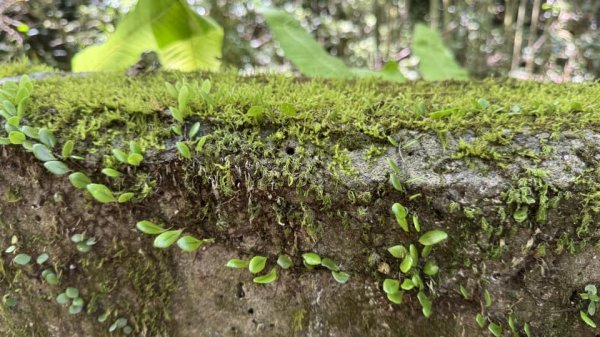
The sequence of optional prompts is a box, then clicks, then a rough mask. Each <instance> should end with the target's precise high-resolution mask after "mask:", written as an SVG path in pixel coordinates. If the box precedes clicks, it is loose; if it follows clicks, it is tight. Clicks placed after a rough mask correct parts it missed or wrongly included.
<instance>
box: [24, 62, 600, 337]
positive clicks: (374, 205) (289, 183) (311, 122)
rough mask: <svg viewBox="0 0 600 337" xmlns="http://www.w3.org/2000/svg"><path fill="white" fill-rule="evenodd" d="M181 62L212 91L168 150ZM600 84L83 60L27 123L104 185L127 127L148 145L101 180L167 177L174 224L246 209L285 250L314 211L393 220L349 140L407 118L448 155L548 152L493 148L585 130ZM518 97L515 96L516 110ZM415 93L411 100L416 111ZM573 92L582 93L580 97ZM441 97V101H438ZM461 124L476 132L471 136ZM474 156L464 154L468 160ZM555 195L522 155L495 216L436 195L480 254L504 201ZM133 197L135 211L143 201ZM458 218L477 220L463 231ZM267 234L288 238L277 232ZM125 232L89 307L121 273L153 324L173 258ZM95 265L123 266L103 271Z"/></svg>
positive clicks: (207, 222)
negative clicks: (141, 72)
mask: <svg viewBox="0 0 600 337" xmlns="http://www.w3.org/2000/svg"><path fill="white" fill-rule="evenodd" d="M183 77H185V78H187V79H188V80H193V79H198V80H200V79H204V78H210V79H211V81H212V83H213V90H212V92H211V102H212V103H211V104H209V103H207V102H206V101H204V100H195V101H193V102H191V106H192V111H193V114H192V116H190V117H189V119H188V123H186V124H185V125H183V129H184V131H185V130H186V129H187V128H188V127H189V126H191V124H192V123H193V122H196V121H200V122H201V125H202V127H201V130H200V133H199V134H200V136H203V135H210V138H209V139H208V141H207V142H206V144H205V145H204V148H203V149H202V151H201V152H200V153H198V156H197V157H196V158H194V160H192V161H180V160H178V159H177V158H178V157H177V152H176V151H175V150H174V142H175V140H185V137H180V138H178V137H176V136H174V135H173V133H172V132H171V131H170V126H171V125H172V124H173V120H172V118H171V117H170V116H169V113H168V107H169V106H174V105H175V104H176V102H175V101H174V100H173V99H172V98H170V97H169V96H168V95H167V93H166V90H165V89H164V82H165V81H170V82H174V81H175V80H176V79H177V78H183ZM57 88H60V90H57ZM599 95H600V85H585V86H584V85H554V84H538V83H533V82H513V81H500V82H498V81H492V80H485V81H478V82H447V83H422V82H417V83H410V84H402V85H397V84H390V83H383V82H377V81H373V80H356V81H350V82H349V81H325V80H298V79H294V78H289V77H285V76H279V75H268V76H255V77H237V76H235V75H234V74H230V73H229V74H226V73H222V74H207V73H196V74H185V75H184V74H177V73H167V72H164V73H159V74H157V75H156V76H141V77H133V78H128V77H124V76H123V75H122V74H94V75H90V76H86V77H76V78H66V79H64V78H60V79H59V78H49V79H46V80H43V81H39V82H36V83H35V90H34V96H33V100H32V104H31V106H30V111H29V113H28V115H27V116H26V120H25V122H26V123H28V124H30V125H32V126H48V127H50V128H51V129H52V130H54V131H55V133H56V135H57V136H58V137H59V140H60V143H64V142H65V141H66V140H75V141H76V143H77V145H76V148H75V153H76V154H78V155H82V156H84V157H86V162H85V163H84V164H83V165H81V169H82V170H86V173H87V172H88V171H89V173H90V176H92V177H93V178H94V179H99V180H101V182H104V183H106V184H109V183H110V182H109V180H107V179H106V178H105V177H102V176H101V175H100V174H99V170H100V169H101V167H100V166H101V165H105V166H111V167H113V166H114V167H115V168H119V167H118V166H119V165H118V163H117V162H116V161H115V160H114V159H113V158H112V156H111V155H110V153H111V150H112V149H114V148H119V149H123V150H126V149H127V144H128V142H129V141H131V140H135V141H137V142H138V143H139V144H140V145H141V146H142V148H144V150H145V156H146V158H147V161H146V162H144V164H143V165H141V166H140V167H137V168H133V167H124V166H123V167H121V169H123V171H124V173H126V177H124V179H123V181H122V183H119V184H112V186H111V187H115V188H118V189H120V190H123V191H125V190H127V191H135V192H136V194H137V196H138V198H137V200H136V201H143V200H142V199H146V198H154V197H156V198H158V196H157V195H154V194H153V192H154V191H155V190H156V189H157V188H158V189H160V188H164V186H169V187H172V188H173V191H171V192H172V193H173V195H171V196H170V197H171V198H173V199H177V201H176V202H174V203H175V204H177V207H173V208H176V209H177V212H178V213H174V214H172V217H173V220H174V221H173V222H174V223H177V225H178V226H181V227H182V228H185V229H186V231H188V230H191V231H198V232H200V233H203V234H206V233H208V234H210V235H211V236H215V237H219V235H221V238H227V239H228V240H229V239H230V237H229V235H230V233H231V232H235V230H233V229H232V228H231V227H234V226H236V223H235V221H240V220H241V222H246V220H248V223H250V226H248V227H249V229H248V231H255V230H257V228H256V227H252V226H253V223H254V222H261V226H263V228H259V229H258V234H257V235H258V236H261V237H263V238H264V239H267V238H268V239H267V240H270V239H273V241H269V247H266V248H265V249H271V250H275V251H276V252H280V251H282V250H286V249H289V250H290V251H297V250H299V249H304V248H305V247H304V246H300V247H298V245H313V244H315V243H317V242H318V241H319V237H320V235H321V234H322V233H323V232H324V231H325V230H326V229H324V228H323V227H324V224H335V225H336V226H339V228H341V229H344V230H346V231H348V232H350V231H351V229H353V228H357V227H356V225H357V224H359V225H360V227H359V228H363V230H364V234H363V235H362V237H363V238H364V241H365V242H369V241H372V242H374V243H376V246H377V247H382V246H383V245H384V244H387V242H385V241H386V239H387V238H388V237H387V236H386V235H385V234H381V233H376V232H375V233H373V232H372V231H373V229H374V228H375V229H377V230H380V229H382V228H384V229H385V230H386V233H388V232H387V230H389V229H390V228H396V226H395V225H394V226H393V227H392V226H391V225H390V215H389V205H388V204H386V203H384V202H383V201H387V199H390V198H393V197H398V198H408V197H407V196H406V195H400V196H392V195H390V191H389V190H390V189H391V188H390V187H389V186H384V185H383V184H382V185H381V186H378V187H373V186H365V184H364V183H363V182H362V181H360V179H359V177H358V170H357V168H355V167H353V160H354V159H355V157H354V154H355V153H353V151H355V150H361V151H364V152H363V157H364V158H365V159H366V160H368V161H369V162H371V161H374V160H375V159H377V157H379V156H381V155H384V154H385V153H386V150H387V149H388V147H389V143H390V140H389V139H390V138H389V137H395V136H397V135H398V134H400V133H401V132H403V131H405V130H414V131H419V132H421V134H422V133H423V132H430V133H435V134H437V135H438V138H439V142H440V144H441V145H442V146H443V147H446V145H447V144H449V143H450V140H451V139H452V137H456V136H458V137H463V140H462V141H460V142H459V144H458V152H457V153H455V154H454V157H455V158H462V157H476V158H479V159H483V160H485V161H488V162H492V163H494V162H495V163H497V164H498V165H499V166H500V167H505V164H507V163H508V162H510V161H512V160H513V159H514V156H515V155H520V156H523V157H528V158H533V159H535V160H537V159H539V158H541V157H542V156H544V155H549V154H550V153H551V151H552V149H551V148H544V149H543V151H542V153H541V154H537V153H532V152H528V150H527V149H517V150H515V151H512V152H503V147H506V146H507V145H511V144H512V142H513V135H514V134H515V133H518V132H531V131H533V132H542V131H543V132H548V133H550V134H552V135H556V134H560V133H567V132H571V133H574V134H575V135H577V134H578V133H580V132H581V130H583V129H586V128H587V129H597V128H598V127H600V106H599V105H600V103H599V102H597V101H596V100H592V99H590V98H589V97H597V96H599ZM484 96H485V98H486V100H488V101H489V102H490V104H491V106H490V107H489V108H487V109H482V108H481V107H480V106H479V105H477V104H474V103H473V102H475V101H476V100H477V99H479V98H482V97H484ZM281 103H289V104H291V105H293V106H294V107H295V109H296V110H297V111H298V114H297V115H296V116H285V115H283V114H281V113H280V105H281ZM419 103H422V104H421V105H420V104H419ZM574 103H578V104H574ZM257 104H260V105H263V106H264V107H265V113H264V116H263V118H262V119H261V120H257V119H254V118H248V117H247V116H246V112H247V110H248V109H249V108H250V107H251V106H256V105H257ZM514 105H519V106H520V109H518V111H517V109H513V106H514ZM415 106H418V108H417V110H419V111H422V113H415ZM574 106H583V109H579V108H574ZM442 110H443V111H445V112H448V113H444V114H435V112H439V111H442ZM332 112H335V113H332ZM430 113H432V114H431V115H430ZM442 115H444V116H442ZM439 116H442V117H439ZM499 130H501V131H499ZM467 134H469V135H471V136H470V138H473V139H474V141H470V140H469V141H467V140H466V139H467V137H466V136H465V135H467ZM418 141H419V139H418V138H417V139H412V140H408V142H406V143H405V144H404V145H403V149H406V148H409V147H410V146H412V144H415V143H416V142H418ZM190 143H192V142H190ZM540 145H542V146H544V145H545V144H542V143H540ZM591 162H593V161H591ZM470 164H471V165H473V166H474V165H475V162H472V163H470ZM77 165H79V164H77ZM78 167H79V166H78ZM94 172H95V174H94ZM323 175H327V176H323ZM165 181H168V183H165ZM597 181H598V178H597V177H596V178H594V177H590V175H589V174H586V175H583V176H582V178H581V182H582V184H584V185H585V186H586V191H587V192H586V193H587V194H585V195H588V196H589V198H587V199H586V200H587V201H585V202H584V203H585V207H586V208H585V209H586V210H587V213H585V212H584V214H592V212H597V209H598V204H597V202H596V201H595V199H596V198H597V197H596V196H597V193H598V192H597V191H598V190H597V186H598V184H597ZM407 185H409V184H408V182H407ZM366 188H368V190H365V189H366ZM161 192H164V191H161ZM240 192H243V193H240ZM410 192H411V193H412V192H417V191H410ZM420 192H422V193H423V197H424V198H425V200H427V202H426V203H424V202H422V199H416V197H415V198H412V197H410V198H408V200H402V201H403V203H404V201H406V203H405V204H406V206H407V207H408V208H410V209H411V211H414V212H416V213H418V214H419V215H421V214H423V215H424V217H427V218H428V219H427V220H432V221H431V222H430V223H435V222H434V221H435V220H439V219H437V215H435V214H431V213H433V212H431V205H430V201H431V198H432V196H431V195H428V194H430V193H431V191H420ZM420 195H421V193H415V194H413V196H420ZM558 196H559V193H558V191H557V190H555V189H554V187H553V186H550V185H548V184H547V183H546V177H545V174H544V172H543V171H540V170H537V169H531V170H529V171H527V172H524V173H523V174H522V176H520V177H515V185H514V186H513V187H512V188H511V189H509V190H508V191H507V192H506V194H505V202H506V203H507V204H508V207H501V208H499V209H498V210H497V211H498V218H500V220H501V221H499V223H497V222H495V221H494V220H495V219H492V217H493V216H491V217H489V218H486V217H484V214H485V215H486V216H488V214H489V213H490V212H489V210H483V209H479V208H476V207H463V206H462V205H460V204H458V203H450V204H449V205H448V206H447V208H448V209H449V210H450V213H452V214H454V215H455V216H456V219H444V220H451V221H454V220H457V221H456V222H453V223H456V224H458V225H457V228H458V229H457V230H456V231H459V232H462V233H459V235H462V236H461V237H460V240H457V243H458V242H462V243H464V242H474V240H473V237H475V236H476V235H478V233H479V232H480V231H483V233H484V236H486V237H487V239H488V240H490V241H492V242H493V243H492V244H491V245H489V246H488V247H486V248H485V250H486V254H487V255H488V256H492V258H500V257H502V255H503V254H505V253H506V252H507V250H508V249H509V247H508V246H506V245H504V241H503V237H505V236H510V235H513V234H514V233H515V229H516V228H511V226H510V225H512V220H511V219H510V216H511V215H513V219H515V218H514V214H516V213H517V212H519V211H522V209H524V211H525V214H526V215H527V219H528V220H530V221H535V222H536V223H537V222H539V223H540V224H541V223H543V222H544V220H545V218H546V217H547V213H548V211H549V209H550V208H551V207H552V206H554V207H555V206H556V205H557V204H558V199H556V197H558ZM178 198H180V199H181V200H180V199H178ZM185 198H189V199H193V200H194V203H193V204H186V203H185V200H184V199H185ZM413 199H415V200H413ZM156 200H157V199H151V200H150V201H151V202H154V201H156ZM159 200H163V199H159ZM179 202H181V204H179ZM140 204H141V203H140ZM189 205H193V209H191V208H190V207H187V206H189ZM265 205H268V206H266V207H264V206H265ZM127 206H128V205H127ZM127 206H123V207H127ZM179 206H181V207H179ZM133 207H136V206H135V205H134V206H132V208H133ZM141 207H142V206H140V208H141ZM461 209H462V210H463V212H460V210H461ZM237 210H245V213H246V214H241V215H239V217H240V218H241V219H240V218H235V217H233V216H232V215H231V212H236V211H237ZM144 211H145V212H144V213H143V214H145V215H146V214H148V211H149V210H148V209H145V210H144ZM157 212H158V211H157ZM150 213H152V212H150ZM465 219H466V220H467V221H466V222H464V223H463V220H465ZM586 219H587V220H586ZM592 219H593V218H592V216H591V215H590V216H588V218H585V217H584V218H583V220H582V226H581V231H580V233H579V234H581V235H582V236H584V235H587V234H589V227H590V223H591V221H592ZM424 220H425V219H424ZM200 223H202V225H199V224H200ZM424 223H425V221H424ZM278 224H285V225H286V226H285V228H282V229H281V232H282V233H278V231H279V230H280V227H281V226H278ZM288 224H289V226H287V225H288ZM468 226H471V227H473V228H474V229H473V228H470V227H468ZM453 230H454V229H453ZM469 233H474V234H472V235H473V236H471V237H469V235H470V234H469ZM236 234H237V233H236ZM240 234H241V235H239V237H243V234H244V233H243V232H241V233H240ZM278 234H281V235H282V236H285V238H286V240H285V241H282V242H279V241H277V240H276V239H277V235H278ZM554 239H556V238H554ZM231 240H232V241H235V239H231ZM292 241H293V242H292ZM579 243H580V241H576V240H575V239H574V236H572V235H567V236H564V237H561V238H560V239H559V240H558V241H557V249H556V250H559V251H564V250H568V251H572V250H573V249H574V247H575V246H576V245H577V244H579ZM125 245H126V243H125V242H122V241H116V242H115V243H114V247H113V248H112V250H111V251H110V260H106V261H105V260H101V261H100V262H98V261H95V262H94V261H86V260H82V261H81V265H82V266H84V267H85V268H84V273H83V274H84V275H86V276H89V277H90V279H93V280H94V282H95V285H94V286H90V289H89V296H90V299H91V301H93V302H92V303H93V305H91V306H90V307H91V308H106V307H108V306H110V305H111V302H110V300H111V291H113V290H114V289H117V291H118V286H119V282H120V280H127V284H128V285H129V287H130V288H129V289H128V291H130V292H131V294H132V295H131V298H136V299H140V301H141V302H140V303H133V304H127V303H124V304H120V305H118V306H117V307H118V309H119V310H120V311H121V312H135V313H134V314H132V319H133V320H134V321H135V322H136V324H139V325H140V326H144V327H147V328H148V329H149V331H151V332H152V333H157V334H158V333H161V332H163V331H164V330H162V329H166V327H164V326H163V325H162V324H161V323H162V322H165V321H168V319H169V312H167V311H161V310H160V307H159V304H163V303H165V302H167V301H168V294H169V292H170V291H172V289H173V287H174V283H173V282H174V280H173V279H172V278H170V277H169V275H170V273H169V270H165V269H164V268H163V269H161V265H162V264H161V263H160V261H161V260H160V259H162V258H167V256H162V255H160V254H159V255H158V260H157V261H153V262H152V263H150V262H148V263H146V264H137V263H136V262H137V260H136V259H135V255H131V254H129V253H130V252H128V251H127V249H126V248H125V247H124V246H125ZM454 248H455V247H448V249H454ZM369 249H370V248H369ZM541 250H542V248H540V249H539V250H538V251H539V255H540V256H543V255H545V254H546V249H545V247H544V248H543V254H542V251H541ZM374 251H375V249H373V251H370V250H365V252H364V256H375V255H373V253H374ZM276 252H270V253H273V254H276ZM461 254H462V253H461V250H460V247H459V248H458V249H456V250H454V251H452V252H451V254H447V256H445V257H444V259H447V260H449V261H448V262H449V264H453V263H454V264H456V265H460V264H464V265H471V264H472V263H473V264H474V263H476V262H477V261H474V260H475V259H474V260H469V259H468V258H469V257H468V256H467V260H462V257H463V256H462V255H461ZM372 262H373V263H372V264H373V266H374V265H376V263H374V262H375V261H372ZM364 264H365V261H356V262H353V264H352V265H351V267H352V268H354V271H357V272H364V273H369V270H363V269H365V268H372V269H373V266H366V267H365V265H364ZM106 269H109V270H111V271H115V270H116V271H120V272H119V273H116V274H108V273H106V272H105V270H106ZM122 271H130V272H122ZM372 272H373V273H372V275H375V272H374V271H372ZM165 275H166V276H165ZM123 282H124V281H123ZM158 284H160V285H161V286H157V285H158ZM300 320H301V321H302V319H300ZM298 324H300V326H301V325H302V322H300V323H298V322H297V319H296V315H294V320H293V323H292V325H293V326H298ZM294 329H295V328H294Z"/></svg>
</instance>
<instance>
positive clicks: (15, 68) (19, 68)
mask: <svg viewBox="0 0 600 337" xmlns="http://www.w3.org/2000/svg"><path fill="white" fill-rule="evenodd" d="M53 71H55V70H54V69H53V68H52V67H49V66H47V65H43V64H37V65H36V64H32V63H31V62H30V61H29V60H28V59H27V58H26V57H23V58H19V59H16V60H14V61H12V62H7V63H2V64H0V79H2V78H4V77H11V76H18V75H23V74H31V73H37V72H53Z"/></svg>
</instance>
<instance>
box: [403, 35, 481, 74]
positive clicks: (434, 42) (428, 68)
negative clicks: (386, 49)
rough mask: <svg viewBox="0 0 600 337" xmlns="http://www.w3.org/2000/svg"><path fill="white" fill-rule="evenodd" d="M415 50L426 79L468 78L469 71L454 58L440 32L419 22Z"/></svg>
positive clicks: (415, 36)
mask: <svg viewBox="0 0 600 337" xmlns="http://www.w3.org/2000/svg"><path fill="white" fill-rule="evenodd" d="M412 45H413V52H414V54H415V55H416V56H417V57H419V59H420V63H419V72H420V73H421V76H422V77H423V79H424V80H426V81H441V80H466V79H468V78H469V73H468V72H467V71H466V70H465V69H463V68H462V67H461V66H460V65H459V64H458V63H457V62H456V60H455V59H454V56H453V55H452V52H451V51H450V50H449V49H448V48H446V47H445V46H444V42H443V41H442V37H441V36H440V34H439V33H438V32H437V31H435V30H433V29H431V28H429V27H427V26H425V25H423V24H417V25H416V26H415V31H414V34H413V44H412Z"/></svg>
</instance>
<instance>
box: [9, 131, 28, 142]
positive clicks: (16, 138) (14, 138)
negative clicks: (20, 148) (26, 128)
mask: <svg viewBox="0 0 600 337" xmlns="http://www.w3.org/2000/svg"><path fill="white" fill-rule="evenodd" d="M8 139H9V140H10V143H11V144H15V145H20V144H23V142H24V141H25V140H26V139H27V137H26V136H25V134H24V133H23V132H21V131H11V132H9V133H8Z"/></svg>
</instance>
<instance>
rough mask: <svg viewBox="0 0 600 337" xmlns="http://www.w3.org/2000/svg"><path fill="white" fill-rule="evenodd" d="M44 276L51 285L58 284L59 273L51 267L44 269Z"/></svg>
mask: <svg viewBox="0 0 600 337" xmlns="http://www.w3.org/2000/svg"><path fill="white" fill-rule="evenodd" d="M42 278H43V279H44V280H45V281H46V282H47V283H48V284H49V285H57V284H58V281H59V279H58V275H56V273H55V272H54V271H53V270H51V269H44V270H43V271H42Z"/></svg>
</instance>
